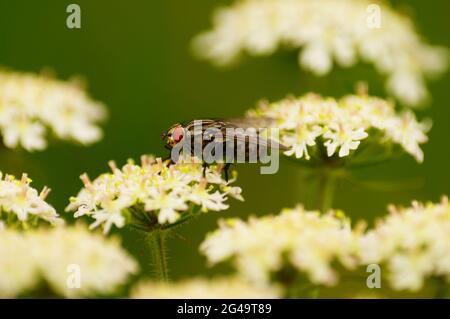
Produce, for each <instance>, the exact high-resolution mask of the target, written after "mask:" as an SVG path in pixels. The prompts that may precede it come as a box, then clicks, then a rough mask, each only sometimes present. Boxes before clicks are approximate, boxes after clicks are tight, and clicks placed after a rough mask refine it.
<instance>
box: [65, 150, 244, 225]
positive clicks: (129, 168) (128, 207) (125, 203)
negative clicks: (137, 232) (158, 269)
mask: <svg viewBox="0 0 450 319" xmlns="http://www.w3.org/2000/svg"><path fill="white" fill-rule="evenodd" d="M109 166H110V168H111V172H110V173H105V174H102V175H100V176H99V177H97V178H96V179H95V180H90V179H89V177H88V176H87V174H83V175H81V180H82V181H83V184H84V188H82V189H81V191H80V192H79V193H78V195H77V196H76V197H74V198H71V200H70V204H69V205H68V206H67V208H66V211H74V212H75V217H80V216H83V215H87V216H90V217H91V218H93V219H94V220H95V221H94V223H93V224H92V225H91V227H92V228H96V227H98V226H102V227H103V230H104V232H105V233H107V232H109V230H110V229H111V227H112V226H116V227H119V228H120V227H123V226H124V225H126V224H130V225H131V226H135V227H137V228H139V229H141V230H144V231H152V230H153V229H155V228H165V227H170V225H171V224H175V223H177V222H178V221H185V220H187V219H189V218H191V217H194V216H195V215H196V214H198V213H200V212H208V211H221V210H225V209H227V208H228V205H227V204H226V201H227V200H228V197H230V196H231V197H234V198H236V199H238V200H243V198H242V195H241V189H240V188H239V187H236V186H231V183H232V182H233V180H231V181H228V182H226V181H225V180H224V179H223V178H222V176H221V170H220V168H219V167H218V166H210V167H208V168H206V170H205V172H203V167H202V164H200V163H182V162H180V163H178V164H169V163H168V162H167V161H166V162H163V161H162V160H161V159H160V158H156V159H155V158H154V157H152V156H142V157H141V165H136V164H134V163H133V162H132V161H128V163H127V164H126V165H124V166H123V167H122V168H121V169H120V168H118V167H117V165H116V164H115V163H114V162H112V161H110V162H109Z"/></svg>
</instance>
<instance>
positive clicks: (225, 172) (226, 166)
mask: <svg viewBox="0 0 450 319" xmlns="http://www.w3.org/2000/svg"><path fill="white" fill-rule="evenodd" d="M230 166H231V163H226V164H225V166H224V167H223V171H224V174H225V182H227V183H228V170H229V169H230Z"/></svg>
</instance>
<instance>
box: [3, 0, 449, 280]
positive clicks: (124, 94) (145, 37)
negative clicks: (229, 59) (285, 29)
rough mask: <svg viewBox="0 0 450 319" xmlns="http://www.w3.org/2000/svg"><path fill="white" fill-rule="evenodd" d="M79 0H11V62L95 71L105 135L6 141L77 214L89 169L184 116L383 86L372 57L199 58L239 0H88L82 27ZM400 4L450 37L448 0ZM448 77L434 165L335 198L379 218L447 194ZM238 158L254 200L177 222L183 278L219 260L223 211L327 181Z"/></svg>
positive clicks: (366, 175) (139, 247)
mask: <svg viewBox="0 0 450 319" xmlns="http://www.w3.org/2000/svg"><path fill="white" fill-rule="evenodd" d="M72 2H73V1H54V0H39V1H25V0H15V1H7V0H1V1H0V64H1V65H4V66H7V67H11V68H13V69H16V70H22V71H34V72H39V71H40V70H42V69H43V68H46V67H49V68H51V69H53V70H54V71H55V73H56V74H57V76H58V77H59V78H62V79H67V78H69V77H70V76H72V75H82V76H84V77H86V79H87V80H88V84H89V92H90V93H91V95H92V96H93V97H94V98H95V99H98V100H100V101H103V102H105V103H106V104H107V106H108V107H109V112H110V119H109V120H108V121H107V122H106V124H105V125H104V132H105V137H104V139H103V140H102V141H101V142H99V143H97V144H95V145H93V146H91V147H81V146H77V145H72V144H69V143H62V142H56V143H51V145H50V146H49V148H48V149H47V150H46V151H44V152H35V153H27V152H25V151H23V150H22V151H21V150H18V151H15V150H8V149H2V150H1V152H0V170H1V171H3V172H7V173H11V174H15V175H20V174H21V173H22V172H27V173H28V174H29V175H30V177H32V178H33V180H34V186H35V187H37V188H40V187H42V186H43V185H48V186H50V187H51V188H52V193H51V194H50V196H49V198H48V201H49V202H50V203H52V204H53V205H54V206H55V207H56V208H57V209H58V210H59V211H60V212H61V214H63V215H67V217H70V216H69V215H70V214H66V213H64V212H63V210H64V207H65V206H66V205H67V203H68V198H69V197H70V196H71V195H75V194H76V193H77V192H78V190H79V189H80V187H81V186H82V184H81V181H80V180H79V179H78V176H79V175H80V174H81V173H83V172H87V173H88V174H89V175H90V176H91V177H96V176H97V175H98V174H100V173H102V172H104V171H107V170H108V166H107V162H108V160H110V159H114V160H116V161H117V163H118V164H123V163H124V162H125V161H126V159H128V158H134V159H137V160H138V159H139V156H140V155H141V154H144V153H152V154H156V155H159V156H166V154H167V150H165V149H164V148H163V145H162V142H161V139H160V134H161V133H162V131H163V130H165V129H166V128H167V127H169V126H170V125H171V124H172V123H174V122H177V121H184V120H190V119H194V118H205V117H229V116H240V115H242V114H243V112H244V111H245V110H246V109H248V108H249V107H252V106H254V104H255V102H256V101H257V100H259V99H261V98H268V99H270V100H276V99H280V98H283V97H284V96H286V95H287V94H301V93H304V92H307V91H315V92H318V93H322V94H326V95H335V96H340V95H343V94H347V93H351V92H353V90H354V84H355V83H356V82H357V81H358V80H365V81H367V82H368V83H369V87H370V93H373V94H379V95H381V96H384V90H383V83H384V79H382V78H381V77H380V76H379V75H378V74H376V73H375V71H374V70H373V69H372V67H371V66H366V65H358V66H357V67H354V68H351V69H339V68H336V67H335V68H334V70H333V72H332V73H331V74H330V75H328V76H326V77H324V78H317V77H314V76H313V75H311V74H309V73H307V72H304V71H301V70H300V69H299V67H298V65H297V58H296V54H297V51H295V52H279V53H277V54H275V55H274V56H271V57H267V58H247V59H244V60H243V61H242V63H241V64H239V65H237V66H235V67H232V68H229V69H227V70H220V69H216V68H214V67H213V66H211V65H210V64H208V63H206V62H203V61H199V60H197V59H195V58H194V57H193V56H192V54H191V51H190V48H189V44H190V40H191V39H192V37H193V36H194V35H196V34H197V33H198V32H200V31H202V30H204V29H207V28H209V27H210V26H211V23H210V21H211V20H210V18H211V13H212V12H213V9H214V8H215V7H217V6H218V5H219V4H227V3H230V1H210V0H201V1H200V0H193V1H184V0H151V1H148V0H132V1H107V0H95V1H93V0H77V1H74V2H75V3H77V4H79V5H80V7H81V16H82V18H81V19H82V20H81V23H82V28H81V29H68V28H67V27H66V17H67V15H68V14H67V13H66V7H67V5H68V4H70V3H72ZM392 4H393V5H394V6H395V7H396V8H397V9H399V10H402V11H406V12H407V13H408V14H410V15H412V16H413V17H414V20H415V23H416V25H417V28H418V30H419V32H420V33H421V34H423V35H424V37H425V38H426V39H427V40H428V41H429V42H431V43H433V44H439V45H443V46H447V47H450V37H449V34H448V30H449V29H450V21H449V19H448V12H449V11H450V2H449V1H448V0H431V1H423V0H414V1H413V0H408V1H406V0H404V1H392ZM449 84H450V81H449V76H448V75H446V76H445V77H444V78H442V79H441V80H439V81H435V82H430V83H429V88H430V91H431V94H432V97H433V101H432V102H431V105H432V106H431V107H428V108H425V109H423V110H421V111H419V112H418V115H419V117H420V118H422V117H425V116H426V117H431V118H432V119H433V122H434V126H433V129H432V131H431V132H430V134H429V137H430V142H429V143H428V144H426V145H425V146H424V147H423V149H424V152H425V162H424V163H423V164H421V165H419V164H417V163H416V162H415V161H414V160H413V159H412V158H411V157H408V156H405V157H403V158H402V159H400V160H398V161H395V162H390V163H388V164H385V165H382V166H378V167H374V168H370V169H365V170H361V171H359V172H358V175H359V177H360V179H362V180H376V181H379V180H387V181H397V182H398V181H410V180H411V179H413V180H415V181H416V182H415V183H414V184H415V185H414V187H411V186H412V185H409V186H410V187H406V188H401V189H397V187H389V185H385V186H384V187H382V188H381V189H367V188H364V187H362V186H361V185H350V184H348V183H342V184H340V185H339V187H338V189H337V194H336V196H335V204H334V206H335V207H336V208H341V209H344V210H345V212H346V213H347V214H348V215H349V216H351V217H352V219H353V220H358V219H360V218H365V219H368V220H373V218H374V217H375V216H380V215H383V214H385V213H386V206H387V204H389V203H397V204H403V205H406V204H409V203H410V201H411V200H413V199H418V200H433V201H437V200H439V197H440V196H441V195H442V194H449V193H450V192H449V190H450V187H449V186H450V174H449V169H448V164H449V162H450V151H449V142H448V138H449V136H450V124H449V122H448V121H449V117H450V106H449V105H448V104H449V101H450V90H449ZM237 169H238V172H239V179H238V183H237V185H239V186H241V187H242V188H243V195H244V197H245V199H246V201H245V202H244V203H240V202H237V201H231V207H230V209H229V210H228V211H227V212H222V213H209V214H206V215H205V216H202V217H201V218H199V219H197V220H195V221H193V222H191V223H190V224H188V225H186V226H184V227H182V228H181V229H180V230H179V231H178V232H179V233H180V235H181V236H182V237H184V239H181V238H180V237H178V236H174V237H172V238H171V239H170V240H169V244H168V245H169V250H170V260H169V265H170V268H171V275H172V277H173V278H182V277H187V276H192V275H201V274H204V273H205V272H208V273H210V274H211V273H214V272H216V271H217V270H216V269H217V268H213V269H208V268H207V267H206V265H205V260H204V258H203V257H202V256H200V254H199V253H198V246H199V243H200V242H201V241H202V239H203V238H204V236H205V234H206V232H208V231H209V230H212V229H214V228H215V227H216V224H217V219H218V218H221V217H231V216H239V217H246V216H248V215H251V214H254V215H262V214H267V213H277V212H279V211H280V209H281V208H282V207H289V206H293V205H295V204H296V203H299V202H300V203H304V204H305V205H306V207H307V208H313V204H314V198H313V194H314V192H315V188H316V186H317V185H316V184H315V183H314V181H306V182H305V181H303V182H300V181H299V180H300V176H301V174H302V169H301V168H299V167H296V166H295V164H292V163H290V162H288V161H282V162H281V169H280V171H279V173H278V174H276V175H260V174H259V169H258V167H256V166H255V165H244V166H242V165H241V166H239V167H238V168H237ZM417 181H419V183H417ZM392 186H395V185H392ZM116 233H117V231H116ZM120 233H122V234H123V235H124V242H125V245H126V246H127V248H128V249H129V250H130V251H132V252H133V253H134V255H135V256H136V257H137V258H139V259H140V261H141V262H142V264H143V265H144V267H145V268H146V269H147V270H149V269H150V267H148V266H145V265H146V264H148V263H149V260H148V259H147V256H149V254H148V253H146V250H148V249H149V248H148V247H147V246H146V244H145V243H144V242H143V240H142V237H141V236H139V235H138V234H136V233H133V232H131V231H128V230H125V231H120ZM111 266H112V267H113V266H114V265H111ZM219 270H220V268H219ZM147 273H150V272H149V271H147Z"/></svg>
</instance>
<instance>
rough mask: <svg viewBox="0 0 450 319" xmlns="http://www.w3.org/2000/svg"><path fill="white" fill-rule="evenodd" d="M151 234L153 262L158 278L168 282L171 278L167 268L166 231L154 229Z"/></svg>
mask: <svg viewBox="0 0 450 319" xmlns="http://www.w3.org/2000/svg"><path fill="white" fill-rule="evenodd" d="M150 236H151V237H150V240H151V243H152V254H153V263H154V267H155V273H156V276H157V279H158V280H159V281H163V282H167V281H168V280H169V274H168V269H167V256H166V248H165V233H164V231H162V230H154V231H153V232H152V233H151V234H150Z"/></svg>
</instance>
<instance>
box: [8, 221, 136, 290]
mask: <svg viewBox="0 0 450 319" xmlns="http://www.w3.org/2000/svg"><path fill="white" fill-rule="evenodd" d="M0 242H1V243H2V244H1V245H0V297H2V298H5V297H6V298H10V297H16V296H18V295H21V294H26V293H28V292H31V291H32V290H33V289H34V288H36V287H37V285H38V284H39V283H40V282H41V281H45V282H46V283H47V284H48V285H49V286H50V288H51V289H52V291H53V292H54V293H56V294H58V295H61V296H64V297H68V298H77V297H83V296H92V295H95V294H97V295H98V294H100V295H106V294H110V293H113V292H114V291H115V289H117V288H118V287H119V286H120V285H122V284H124V283H126V280H127V279H128V277H129V276H130V275H131V274H134V273H136V272H137V269H138V267H137V264H136V262H135V261H134V260H133V259H132V258H131V257H130V256H129V255H128V254H127V253H125V251H124V250H123V249H122V248H121V246H120V244H119V242H118V241H116V240H115V239H106V238H105V237H104V236H102V235H99V234H94V233H92V232H89V231H87V230H86V229H84V228H82V227H57V228H52V229H42V230H33V231H29V232H23V233H20V232H14V231H12V230H8V229H7V230H4V231H0ZM71 267H74V268H71ZM71 275H72V276H73V277H74V278H73V280H71V278H70V276H71ZM78 280H79V281H78Z"/></svg>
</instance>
